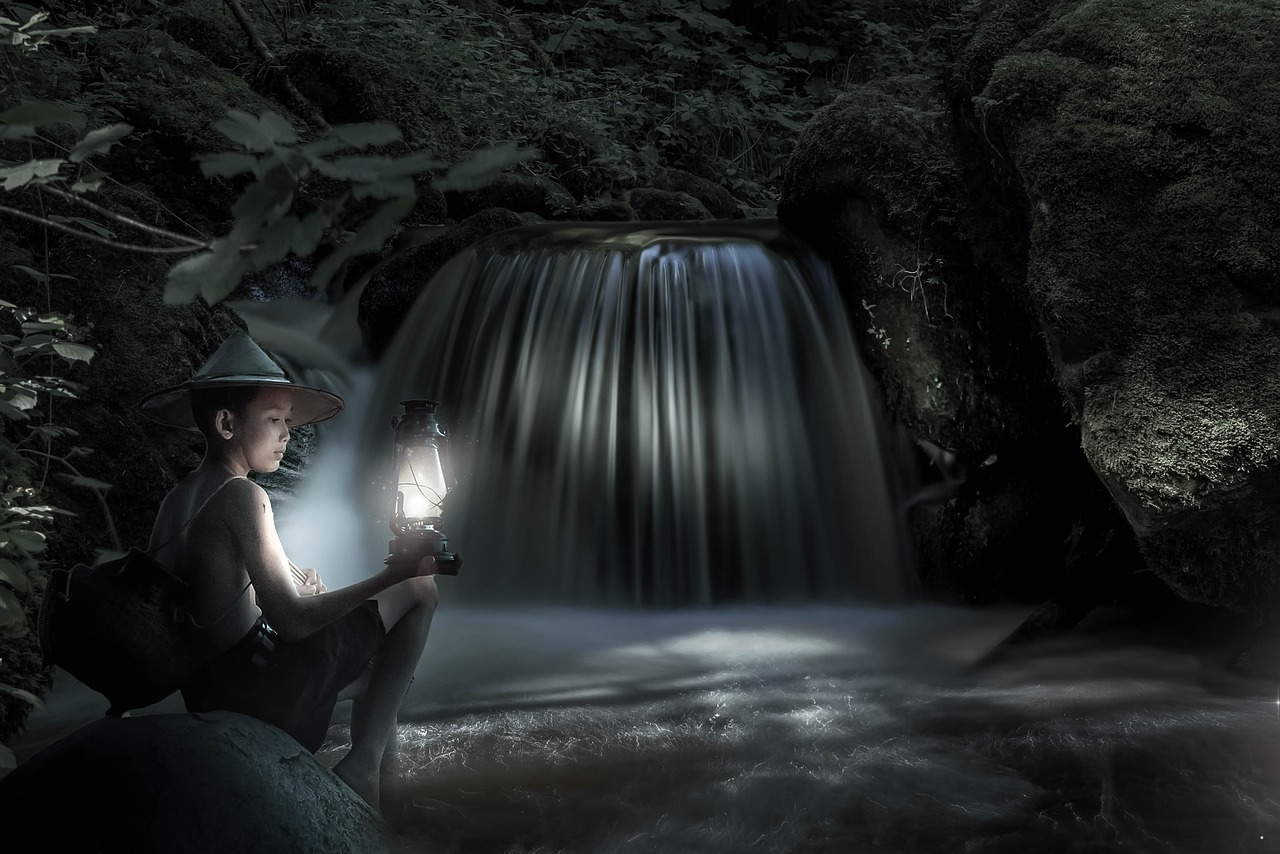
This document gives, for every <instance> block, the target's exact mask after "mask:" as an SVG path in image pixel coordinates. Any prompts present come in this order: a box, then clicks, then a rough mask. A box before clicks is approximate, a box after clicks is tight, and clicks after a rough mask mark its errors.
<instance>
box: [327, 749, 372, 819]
mask: <svg viewBox="0 0 1280 854" xmlns="http://www.w3.org/2000/svg"><path fill="white" fill-rule="evenodd" d="M349 758H350V754H347V756H344V757H343V758H342V759H341V760H340V761H339V762H338V764H336V765H334V766H333V773H335V774H337V775H338V779H339V780H341V781H342V782H344V783H346V784H347V786H349V787H350V788H351V791H353V792H355V793H356V794H357V795H359V796H360V797H361V799H362V800H363V801H364V802H365V803H366V804H368V805H369V806H371V807H373V809H374V812H377V813H378V814H381V813H382V809H381V807H380V805H379V803H378V776H379V775H378V772H377V771H371V770H366V769H360V768H354V767H352V766H353V765H354V764H355V763H353V762H348V761H347V760H348V759H349Z"/></svg>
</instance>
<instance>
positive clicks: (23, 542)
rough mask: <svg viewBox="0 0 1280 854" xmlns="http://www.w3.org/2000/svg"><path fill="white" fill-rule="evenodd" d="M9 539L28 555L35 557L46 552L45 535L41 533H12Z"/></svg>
mask: <svg viewBox="0 0 1280 854" xmlns="http://www.w3.org/2000/svg"><path fill="white" fill-rule="evenodd" d="M8 537H9V542H10V543H11V544H12V545H14V546H17V547H18V548H19V549H21V550H22V551H24V552H26V553H27V554H33V555H34V554H39V553H40V552H42V551H44V534H42V533H40V532H39V531H10V532H9V534H8ZM0 590H3V588H0Z"/></svg>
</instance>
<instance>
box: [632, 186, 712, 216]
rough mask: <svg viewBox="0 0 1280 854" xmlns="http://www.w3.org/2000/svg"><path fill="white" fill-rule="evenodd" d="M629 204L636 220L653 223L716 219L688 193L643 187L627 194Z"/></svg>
mask: <svg viewBox="0 0 1280 854" xmlns="http://www.w3.org/2000/svg"><path fill="white" fill-rule="evenodd" d="M627 202H628V204H630V205H631V209H632V210H633V211H635V215H636V219H640V220H648V221H652V222H674V221H680V220H694V219H714V217H713V216H712V215H711V211H709V210H707V206H706V205H704V204H703V203H702V202H700V201H698V199H697V198H695V197H694V196H691V195H689V194H688V193H685V192H681V191H676V190H655V189H654V188H652V187H641V188H640V189H638V190H632V191H631V192H630V193H629V194H627Z"/></svg>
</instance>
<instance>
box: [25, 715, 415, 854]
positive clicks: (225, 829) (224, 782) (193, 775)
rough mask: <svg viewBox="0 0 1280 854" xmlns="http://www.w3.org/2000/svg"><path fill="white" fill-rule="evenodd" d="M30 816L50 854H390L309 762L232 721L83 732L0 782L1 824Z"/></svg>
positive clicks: (300, 752)
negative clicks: (82, 853) (71, 853)
mask: <svg viewBox="0 0 1280 854" xmlns="http://www.w3.org/2000/svg"><path fill="white" fill-rule="evenodd" d="M59 805H61V806H59ZM37 816H38V817H41V818H42V820H41V822H40V825H39V832H38V838H39V841H40V844H41V845H42V846H44V847H46V848H48V849H50V850H59V851H65V850H70V851H105V852H124V851H138V852H152V851H154V852H161V851H184V852H193V854H197V852H210V854H212V852H224V851H282V852H283V851H323V852H327V853H328V852H334V853H335V854H336V852H351V854H356V852H362V853H363V852H370V854H373V852H385V851H388V850H390V847H389V844H388V843H389V841H390V839H389V837H388V836H387V835H386V834H387V831H386V830H385V827H384V825H383V824H382V822H381V820H380V819H378V817H377V816H376V815H375V814H374V812H373V811H372V810H371V809H370V808H369V807H368V806H367V805H366V804H365V803H364V802H363V801H362V800H360V798H359V797H358V796H357V795H356V794H355V793H354V792H353V791H351V789H350V788H348V787H347V786H346V785H345V784H344V783H343V782H342V781H341V780H339V779H338V778H337V777H336V776H334V774H333V773H332V772H330V771H329V770H327V769H326V768H324V766H322V765H320V763H319V762H317V761H316V758H315V757H314V756H313V755H312V754H310V753H309V752H308V751H307V750H306V749H305V748H303V747H302V746H301V745H299V744H298V743H297V742H296V741H294V740H293V739H291V738H290V737H289V736H287V735H285V734H284V733H283V732H281V731H280V730H278V729H276V728H275V727H272V726H269V725H267V724H264V723H262V722H260V721H257V720H255V719H253V718H250V717H246V716H244V715H238V714H234V713H231V712H213V713H209V714H202V715H187V714H177V715H143V716H140V717H132V718H103V719H101V720H99V721H96V722H94V723H91V724H89V725H87V726H85V727H82V728H81V729H79V730H77V731H76V732H74V733H72V734H71V735H69V736H67V737H65V738H63V739H61V740H59V741H57V742H55V743H54V744H52V745H50V746H49V747H47V748H45V749H44V750H42V751H41V752H39V753H37V754H36V755H35V756H33V757H31V758H30V759H28V760H27V761H26V762H24V763H22V764H21V765H19V766H18V768H17V769H16V770H14V771H13V772H11V773H10V774H9V775H8V776H6V777H5V778H4V779H2V780H0V823H3V825H4V826H5V827H7V828H11V829H12V828H19V827H26V828H30V827H32V824H31V822H32V820H33V817H37ZM55 816H61V819H56V818H54V817H55Z"/></svg>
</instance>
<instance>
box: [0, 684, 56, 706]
mask: <svg viewBox="0 0 1280 854" xmlns="http://www.w3.org/2000/svg"><path fill="white" fill-rule="evenodd" d="M0 694H8V695H9V696H10V697H17V698H18V699H19V700H26V701H27V702H28V703H30V704H31V705H33V706H35V707H36V708H37V709H43V708H44V707H45V705H44V700H41V699H40V698H39V697H37V696H36V695H35V694H32V693H31V692H30V691H24V690H22V689H21V688H14V687H13V686H12V685H4V684H0Z"/></svg>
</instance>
